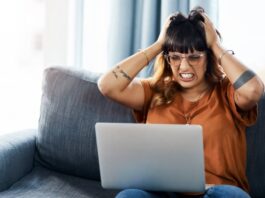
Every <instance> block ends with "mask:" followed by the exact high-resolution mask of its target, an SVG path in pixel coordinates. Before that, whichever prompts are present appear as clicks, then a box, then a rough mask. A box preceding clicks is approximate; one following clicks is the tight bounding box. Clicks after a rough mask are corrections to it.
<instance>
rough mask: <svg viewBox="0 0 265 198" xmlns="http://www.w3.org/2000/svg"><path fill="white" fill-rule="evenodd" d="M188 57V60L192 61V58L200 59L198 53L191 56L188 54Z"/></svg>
mask: <svg viewBox="0 0 265 198" xmlns="http://www.w3.org/2000/svg"><path fill="white" fill-rule="evenodd" d="M188 58H189V60H191V61H194V60H198V59H200V56H199V55H192V56H189V57H188Z"/></svg>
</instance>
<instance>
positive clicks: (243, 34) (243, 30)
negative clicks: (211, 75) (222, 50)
mask: <svg viewBox="0 0 265 198" xmlns="http://www.w3.org/2000/svg"><path fill="white" fill-rule="evenodd" d="M263 8H264V7H263V2H262V1H259V0H252V1H241V0H234V1H219V30H220V32H221V34H222V37H223V43H224V46H225V47H226V48H227V49H233V50H234V51H235V53H236V56H237V57H238V58H239V59H240V60H241V61H242V62H243V63H244V64H246V65H247V66H248V67H249V68H250V69H252V70H254V71H256V72H257V73H258V75H259V76H260V77H261V78H262V79H263V81H264V82H265V61H264V45H265V36H264V35H265V26H264V25H263V18H264V16H263V12H264V9H263Z"/></svg>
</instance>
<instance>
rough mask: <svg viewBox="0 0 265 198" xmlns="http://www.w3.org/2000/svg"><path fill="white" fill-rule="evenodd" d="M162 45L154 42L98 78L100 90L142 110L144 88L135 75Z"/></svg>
mask: <svg viewBox="0 0 265 198" xmlns="http://www.w3.org/2000/svg"><path fill="white" fill-rule="evenodd" d="M161 48H162V45H161V44H160V43H159V42H156V43H154V44H153V45H151V46H150V47H148V48H146V49H144V50H143V51H140V52H137V53H135V54H134V55H132V56H130V57H128V58H126V59H125V60H122V61H121V62H120V63H118V64H117V65H116V66H115V67H114V68H113V69H111V70H110V71H108V72H107V73H105V74H103V75H102V76H101V77H100V79H99V80H98V88H99V90H100V92H101V93H102V94H103V95H105V96H107V97H109V98H111V99H113V100H115V101H117V102H120V103H122V104H125V105H126V106H129V107H131V108H133V109H136V110H140V109H142V106H143V104H144V90H143V87H142V85H141V82H140V80H139V79H137V78H135V76H136V75H137V74H138V73H139V72H140V71H141V70H142V69H143V68H144V67H145V66H146V65H147V64H148V62H149V60H151V59H153V58H154V57H155V56H156V55H157V54H159V53H160V52H161Z"/></svg>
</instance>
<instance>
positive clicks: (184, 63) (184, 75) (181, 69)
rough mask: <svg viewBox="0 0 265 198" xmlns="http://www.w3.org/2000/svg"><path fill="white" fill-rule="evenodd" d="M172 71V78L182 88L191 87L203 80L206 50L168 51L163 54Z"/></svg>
mask: <svg viewBox="0 0 265 198" xmlns="http://www.w3.org/2000/svg"><path fill="white" fill-rule="evenodd" d="M165 58H166V60H167V62H168V64H169V65H170V67H171V70H172V73H173V79H174V80H175V81H176V82H178V83H179V84H180V86H181V87H183V88H192V87H195V86H197V85H199V84H201V83H202V82H204V81H205V72H206V67H207V61H206V60H207V54H206V52H200V51H193V52H192V53H190V52H189V53H187V54H183V53H179V52H169V53H168V54H167V55H165Z"/></svg>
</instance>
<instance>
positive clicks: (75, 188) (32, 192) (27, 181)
mask: <svg viewBox="0 0 265 198" xmlns="http://www.w3.org/2000/svg"><path fill="white" fill-rule="evenodd" d="M115 194H117V191H114V190H104V189H102V187H101V185H100V182H99V181H93V180H87V179H82V178H79V177H74V176H69V175H64V174H60V173H58V172H54V171H50V170H47V169H45V168H42V167H36V168H34V170H33V171H32V172H31V173H30V174H29V175H27V176H26V177H24V178H23V179H22V180H20V181H18V182H17V183H15V184H14V185H13V186H12V187H11V188H9V189H8V190H6V191H3V192H0V197H2V198H14V197H15V198H29V197H38V198H47V197H56V198H59V197H61V198H75V197H78V198H87V197H91V198H93V197H95V198H104V197H105V198H109V197H114V196H115Z"/></svg>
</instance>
